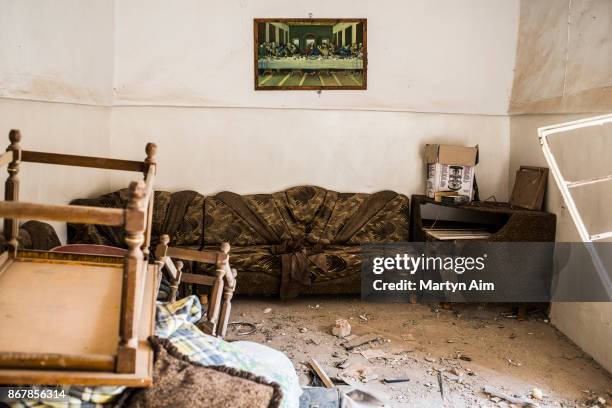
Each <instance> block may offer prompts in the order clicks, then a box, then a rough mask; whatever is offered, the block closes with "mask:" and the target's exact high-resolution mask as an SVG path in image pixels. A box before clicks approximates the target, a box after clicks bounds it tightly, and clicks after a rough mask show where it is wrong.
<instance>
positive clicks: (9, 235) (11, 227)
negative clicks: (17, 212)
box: [4, 129, 21, 253]
mask: <svg viewBox="0 0 612 408" xmlns="http://www.w3.org/2000/svg"><path fill="white" fill-rule="evenodd" d="M9 140H10V142H11V144H10V145H9V147H7V149H6V151H7V152H8V151H12V152H13V160H12V161H11V162H10V163H9V165H8V167H7V171H8V174H9V176H8V178H7V179H6V183H5V187H4V200H5V201H19V177H18V174H19V164H20V163H21V145H20V144H19V142H20V141H21V132H19V130H17V129H11V131H10V132H9ZM18 234H19V221H18V220H17V219H13V218H5V219H4V237H5V238H6V241H7V242H8V244H9V245H10V246H11V248H12V251H13V253H15V252H17V247H18V245H19V243H18V241H17V236H18Z"/></svg>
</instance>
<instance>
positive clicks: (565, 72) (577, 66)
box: [510, 0, 612, 113]
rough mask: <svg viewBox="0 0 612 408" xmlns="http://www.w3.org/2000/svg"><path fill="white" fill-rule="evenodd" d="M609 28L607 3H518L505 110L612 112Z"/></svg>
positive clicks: (611, 16) (611, 11)
mask: <svg viewBox="0 0 612 408" xmlns="http://www.w3.org/2000/svg"><path fill="white" fill-rule="evenodd" d="M610 27H612V1H610V0H554V1H548V0H521V16H520V26H519V35H518V49H517V57H516V66H515V76H514V86H513V91H512V99H511V103H510V112H513V113H581V112H586V113H588V112H606V111H612V29H610Z"/></svg>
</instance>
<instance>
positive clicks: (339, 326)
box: [332, 319, 351, 338]
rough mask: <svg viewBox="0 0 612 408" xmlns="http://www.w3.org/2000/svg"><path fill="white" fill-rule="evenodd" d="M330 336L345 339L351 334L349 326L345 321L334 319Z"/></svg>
mask: <svg viewBox="0 0 612 408" xmlns="http://www.w3.org/2000/svg"><path fill="white" fill-rule="evenodd" d="M332 334H333V335H334V336H336V337H340V338H343V337H346V336H348V335H349V334H351V325H350V324H349V322H348V320H346V319H336V323H335V324H334V326H333V327H332Z"/></svg>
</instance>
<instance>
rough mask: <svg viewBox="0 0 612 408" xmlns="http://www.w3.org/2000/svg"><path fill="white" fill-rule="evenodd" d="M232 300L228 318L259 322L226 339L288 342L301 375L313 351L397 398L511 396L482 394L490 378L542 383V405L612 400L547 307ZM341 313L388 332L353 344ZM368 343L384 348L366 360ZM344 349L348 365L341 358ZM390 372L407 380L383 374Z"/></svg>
mask: <svg viewBox="0 0 612 408" xmlns="http://www.w3.org/2000/svg"><path fill="white" fill-rule="evenodd" d="M232 306H233V310H232V320H234V321H238V320H241V321H247V322H252V323H256V324H257V330H256V332H255V333H253V334H250V335H246V336H237V335H236V331H235V330H236V329H235V328H234V327H232V328H231V330H230V332H229V333H228V339H229V340H232V339H240V340H250V341H256V342H260V343H264V344H267V345H269V346H272V347H274V348H276V349H279V350H281V351H284V352H285V353H286V354H287V355H288V356H289V358H291V360H292V361H293V363H294V365H295V367H296V369H297V371H298V373H299V375H300V380H301V383H302V385H307V384H308V383H309V381H310V376H309V373H308V372H309V369H308V367H307V365H306V364H305V362H306V360H307V359H308V357H314V358H315V359H316V360H317V361H318V362H319V363H320V364H321V365H322V366H323V367H324V369H325V371H326V372H327V373H328V374H329V375H330V376H331V377H340V376H342V372H343V371H344V372H345V374H348V375H349V378H350V377H352V378H355V377H358V375H356V374H355V373H354V372H355V370H358V369H360V368H364V367H365V369H366V371H365V373H366V374H367V375H368V376H369V377H371V379H369V380H368V381H367V382H366V383H365V384H362V383H360V385H362V386H363V387H365V388H366V389H370V390H372V391H374V392H377V393H378V395H382V396H383V397H385V398H386V401H387V402H388V404H389V405H390V406H393V407H440V406H446V407H475V406H483V407H490V406H510V405H509V404H507V403H506V402H504V401H503V400H502V401H497V400H496V399H495V398H493V399H492V398H490V397H489V396H487V395H485V394H484V393H483V392H482V388H483V387H484V386H485V385H488V386H493V387H495V388H497V389H499V390H501V391H504V392H505V393H506V394H509V395H515V396H520V397H523V398H529V397H530V395H531V390H532V389H533V388H539V389H541V390H542V392H543V395H544V396H543V399H542V400H539V401H536V402H537V404H538V405H539V406H546V407H547V406H553V407H560V406H563V407H568V406H569V407H573V406H595V405H597V404H599V405H598V406H603V405H602V404H601V400H600V401H599V403H598V402H597V398H603V399H605V400H607V403H608V404H610V406H612V402H611V401H612V376H610V374H609V373H607V372H606V370H604V369H603V368H601V367H600V366H599V365H598V364H597V363H595V362H594V361H593V360H592V359H591V358H590V357H589V356H587V355H586V354H584V353H583V352H582V351H581V350H580V349H579V348H578V347H576V346H575V345H574V344H573V343H572V342H570V341H569V340H568V339H567V338H566V337H565V336H563V335H562V334H561V333H560V332H558V331H557V330H556V329H555V328H554V327H553V326H551V325H549V324H548V323H547V321H546V320H545V317H544V315H543V314H539V315H538V314H537V313H536V314H530V316H529V318H528V319H527V320H524V321H518V320H516V319H515V318H513V316H512V315H511V313H508V312H510V309H509V308H508V307H504V306H494V305H480V306H478V305H458V306H456V307H455V311H452V310H443V309H440V310H438V311H436V309H435V308H434V309H432V307H431V306H430V305H422V304H417V305H410V304H368V303H361V301H360V300H359V299H358V298H350V297H341V298H337V297H306V298H301V299H298V300H294V301H290V302H282V301H280V300H278V299H273V298H240V297H239V298H237V299H235V300H234V301H233V302H232ZM268 308H270V309H271V310H266V309H268ZM360 315H361V316H362V317H360ZM338 318H345V319H348V320H349V322H350V324H351V326H352V334H356V335H363V334H368V333H377V334H380V335H381V336H382V339H383V340H381V341H377V342H374V343H371V344H369V345H367V346H363V347H359V348H358V349H356V350H353V351H352V352H347V351H345V349H344V347H342V346H341V344H342V343H343V341H344V340H342V339H339V338H337V337H335V336H333V335H332V334H331V327H332V326H333V324H334V322H335V320H336V319H338ZM242 329H244V328H242ZM611 347H612V346H611ZM366 349H380V350H382V351H384V352H385V354H384V358H376V359H371V360H366V358H365V357H364V356H362V355H361V354H360V353H359V351H360V350H366ZM346 359H348V362H349V363H350V365H349V366H348V367H347V368H346V369H344V370H342V369H339V368H336V367H335V364H338V363H339V362H342V361H344V360H346ZM467 360H470V361H467ZM438 372H441V375H440V376H439V375H438ZM390 377H396V378H397V377H407V378H409V379H410V381H409V382H403V383H396V384H390V385H387V384H384V383H382V381H381V380H382V379H384V378H390ZM439 377H440V378H441V380H442V389H443V393H444V396H443V397H442V395H441V393H440V386H439Z"/></svg>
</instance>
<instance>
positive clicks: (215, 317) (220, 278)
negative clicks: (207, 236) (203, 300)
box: [207, 242, 230, 333]
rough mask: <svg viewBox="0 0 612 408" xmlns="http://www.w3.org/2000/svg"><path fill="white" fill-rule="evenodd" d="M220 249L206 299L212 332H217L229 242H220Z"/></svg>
mask: <svg viewBox="0 0 612 408" xmlns="http://www.w3.org/2000/svg"><path fill="white" fill-rule="evenodd" d="M220 251H221V252H219V253H218V255H217V262H216V270H215V284H214V285H213V288H212V291H211V293H210V299H209V301H208V313H207V314H208V324H209V326H210V328H211V329H212V333H216V332H217V327H218V322H219V312H220V309H221V298H222V296H223V287H224V283H225V282H224V278H225V274H226V270H227V268H226V265H227V264H228V259H229V255H228V253H229V251H230V244H229V243H227V242H224V243H222V244H221V248H220Z"/></svg>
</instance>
